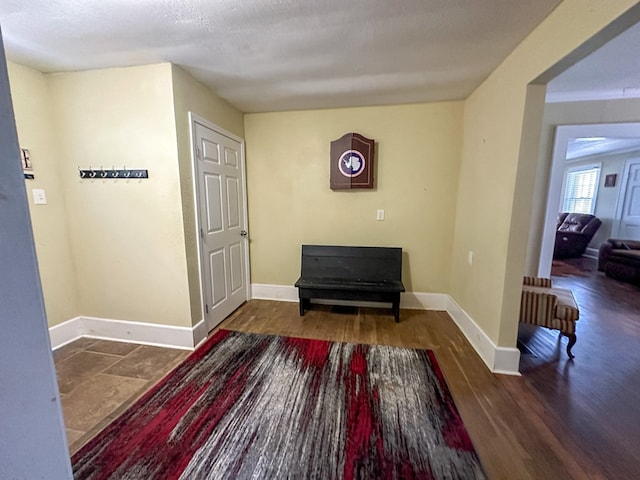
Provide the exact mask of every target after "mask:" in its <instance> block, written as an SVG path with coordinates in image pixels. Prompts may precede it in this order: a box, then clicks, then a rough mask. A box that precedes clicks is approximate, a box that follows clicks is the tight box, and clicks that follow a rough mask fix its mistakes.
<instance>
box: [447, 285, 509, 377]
mask: <svg viewBox="0 0 640 480" xmlns="http://www.w3.org/2000/svg"><path fill="white" fill-rule="evenodd" d="M447 313H448V314H449V316H450V317H451V318H452V319H453V321H454V322H456V325H457V326H458V328H459V329H460V331H461V332H462V334H463V335H464V336H465V337H466V338H467V340H468V341H469V343H470V344H471V346H472V347H473V348H474V349H475V351H476V352H477V353H478V355H480V358H482V361H483V362H484V363H485V364H486V365H487V367H489V370H491V371H492V372H493V373H502V374H505V375H517V376H519V375H520V372H519V371H518V369H519V365H520V350H518V349H517V348H515V347H513V348H508V347H498V346H497V345H496V344H495V343H493V341H492V340H491V339H490V338H489V336H488V335H487V334H486V333H485V332H484V330H482V329H481V328H480V327H479V326H478V324H477V323H476V322H474V321H473V319H472V318H471V316H469V314H467V312H465V311H464V310H463V309H462V308H461V307H460V305H458V304H457V303H456V301H455V300H454V299H453V298H451V297H449V304H448V305H447Z"/></svg>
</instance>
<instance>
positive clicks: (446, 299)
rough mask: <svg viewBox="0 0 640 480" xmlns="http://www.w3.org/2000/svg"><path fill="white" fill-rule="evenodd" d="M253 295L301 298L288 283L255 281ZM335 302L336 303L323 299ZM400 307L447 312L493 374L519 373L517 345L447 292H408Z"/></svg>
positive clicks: (373, 303)
mask: <svg viewBox="0 0 640 480" xmlns="http://www.w3.org/2000/svg"><path fill="white" fill-rule="evenodd" d="M251 298H256V299H261V300H277V301H285V302H297V301H298V289H297V288H296V287H293V286H289V285H266V284H255V283H254V284H252V285H251ZM317 303H332V304H337V302H333V301H332V302H321V301H319V300H318V301H317ZM340 304H341V305H360V306H370V305H373V306H378V305H380V304H378V303H375V302H340ZM400 307H401V308H407V309H413V310H440V311H446V312H447V313H448V314H449V316H451V318H452V319H453V321H454V322H455V323H456V325H457V326H458V328H459V329H460V331H461V332H462V334H463V335H464V336H465V337H466V338H467V340H468V341H469V343H470V344H471V346H472V347H473V348H474V349H475V351H476V352H477V353H478V355H480V358H482V361H483V362H484V363H485V364H486V365H487V367H488V368H489V370H491V371H492V372H493V373H501V374H505V375H520V372H519V371H518V367H519V364H520V351H519V350H518V349H517V348H515V347H514V348H507V347H498V346H497V345H496V344H495V343H493V341H492V340H491V339H490V338H489V337H488V336H487V334H486V333H485V332H484V331H483V330H482V329H481V328H480V327H479V326H478V325H477V324H476V323H475V322H474V321H473V319H472V318H471V317H470V316H469V315H468V314H467V313H466V312H465V311H464V310H463V309H462V308H461V307H460V306H459V305H458V304H457V303H456V302H455V301H454V300H453V299H452V298H451V297H450V296H449V295H447V294H444V293H421V292H405V293H403V294H402V295H401V298H400Z"/></svg>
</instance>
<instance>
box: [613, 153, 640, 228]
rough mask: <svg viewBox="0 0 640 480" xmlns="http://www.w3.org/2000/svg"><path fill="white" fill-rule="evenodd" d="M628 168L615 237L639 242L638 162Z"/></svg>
mask: <svg viewBox="0 0 640 480" xmlns="http://www.w3.org/2000/svg"><path fill="white" fill-rule="evenodd" d="M628 168H629V173H628V175H627V184H626V188H624V200H623V204H622V214H621V216H620V226H619V228H618V234H617V235H616V236H617V237H618V238H621V239H625V240H640V161H634V162H633V163H631V164H629V166H628ZM623 187H624V186H623Z"/></svg>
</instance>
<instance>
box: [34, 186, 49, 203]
mask: <svg viewBox="0 0 640 480" xmlns="http://www.w3.org/2000/svg"><path fill="white" fill-rule="evenodd" d="M31 193H33V204H34V205H46V204H47V194H46V193H45V191H44V190H42V189H41V188H34V189H33V190H31Z"/></svg>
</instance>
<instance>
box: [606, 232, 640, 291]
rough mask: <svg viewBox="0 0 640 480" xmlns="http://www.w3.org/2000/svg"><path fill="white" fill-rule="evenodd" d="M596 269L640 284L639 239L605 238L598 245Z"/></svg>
mask: <svg viewBox="0 0 640 480" xmlns="http://www.w3.org/2000/svg"><path fill="white" fill-rule="evenodd" d="M598 270H600V271H601V272H604V273H605V274H606V275H607V276H608V277H611V278H615V279H616V280H622V281H623V282H629V283H634V284H636V285H640V241H637V240H619V239H616V238H610V239H609V240H607V241H606V242H605V243H603V244H602V245H600V250H599V252H598Z"/></svg>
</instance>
